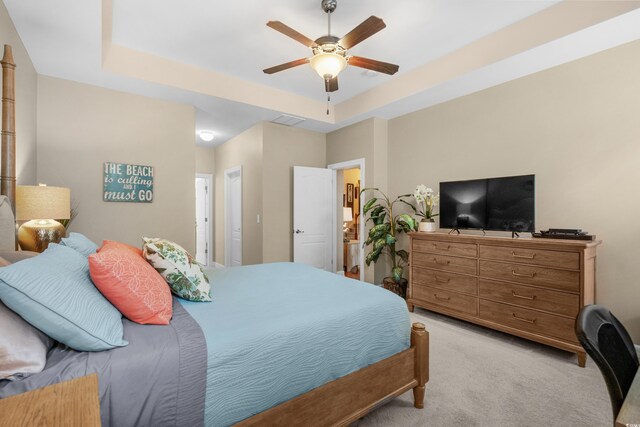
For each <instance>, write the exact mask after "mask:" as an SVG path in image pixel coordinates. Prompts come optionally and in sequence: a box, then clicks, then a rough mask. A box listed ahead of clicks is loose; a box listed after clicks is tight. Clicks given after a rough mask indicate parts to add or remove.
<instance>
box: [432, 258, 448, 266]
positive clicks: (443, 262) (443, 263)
mask: <svg viewBox="0 0 640 427" xmlns="http://www.w3.org/2000/svg"><path fill="white" fill-rule="evenodd" d="M433 262H435V263H436V264H438V265H449V263H450V262H451V261H449V260H448V259H447V260H444V261H438V259H437V258H434V259H433Z"/></svg>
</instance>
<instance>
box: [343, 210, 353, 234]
mask: <svg viewBox="0 0 640 427" xmlns="http://www.w3.org/2000/svg"><path fill="white" fill-rule="evenodd" d="M342 221H344V224H342V227H343V228H342V229H343V230H344V232H347V231H349V227H347V222H351V221H353V213H352V212H351V208H342Z"/></svg>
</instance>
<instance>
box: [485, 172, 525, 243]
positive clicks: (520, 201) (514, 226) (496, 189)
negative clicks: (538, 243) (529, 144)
mask: <svg viewBox="0 0 640 427" xmlns="http://www.w3.org/2000/svg"><path fill="white" fill-rule="evenodd" d="M534 215H535V175H523V176H511V177H507V178H493V179H489V180H488V187H487V226H486V229H487V230H503V231H523V232H530V233H532V232H534V231H535V223H534Z"/></svg>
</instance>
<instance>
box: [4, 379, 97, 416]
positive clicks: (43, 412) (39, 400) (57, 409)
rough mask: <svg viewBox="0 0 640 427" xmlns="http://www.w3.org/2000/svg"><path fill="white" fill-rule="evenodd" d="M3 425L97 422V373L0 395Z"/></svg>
mask: <svg viewBox="0 0 640 427" xmlns="http://www.w3.org/2000/svg"><path fill="white" fill-rule="evenodd" d="M0 414H2V421H1V422H0V423H1V424H2V426H6V427H18V426H34V425H42V426H47V427H53V426H65V427H66V426H69V427H71V426H82V427H94V426H100V399H99V396H98V376H97V375H96V374H91V375H87V376H85V377H80V378H76V379H73V380H71V381H65V382H62V383H58V384H53V385H50V386H47V387H43V388H39V389H37V390H32V391H29V392H26V393H22V394H17V395H15V396H11V397H7V398H4V399H0Z"/></svg>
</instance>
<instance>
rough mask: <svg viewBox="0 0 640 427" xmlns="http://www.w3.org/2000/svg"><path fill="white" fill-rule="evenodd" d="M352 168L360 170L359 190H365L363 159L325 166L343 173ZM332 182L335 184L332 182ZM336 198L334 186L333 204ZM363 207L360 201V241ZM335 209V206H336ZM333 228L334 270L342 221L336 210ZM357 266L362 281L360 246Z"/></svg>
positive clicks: (362, 231) (362, 269)
mask: <svg viewBox="0 0 640 427" xmlns="http://www.w3.org/2000/svg"><path fill="white" fill-rule="evenodd" d="M353 168H359V169H360V190H362V189H363V188H367V186H366V181H365V161H364V158H360V159H354V160H347V161H345V162H340V163H333V164H330V165H329V166H327V169H332V170H334V171H336V172H337V171H343V170H345V169H353ZM334 182H337V181H335V180H334ZM337 197H338V188H337V185H336V184H334V186H333V200H334V203H336V200H337ZM358 197H360V195H358ZM363 206H364V203H362V201H360V203H359V212H358V214H359V215H358V218H360V223H359V224H358V236H360V240H362V238H363V237H364V223H365V221H363V215H362V208H363ZM336 208H337V206H336ZM333 211H334V221H333V222H334V227H333V249H332V252H333V265H334V266H336V268H337V267H338V265H337V264H338V254H337V253H336V248H337V246H338V242H337V241H336V236H337V234H338V233H337V231H338V229H337V227H340V228H342V221H341V220H340V218H338V209H334V210H333ZM359 265H360V280H361V281H364V248H363V247H362V245H360V260H359Z"/></svg>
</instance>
